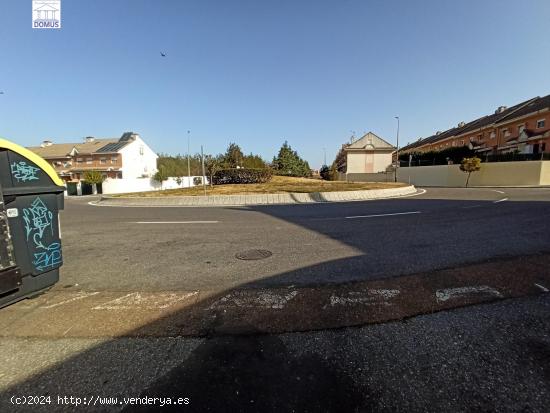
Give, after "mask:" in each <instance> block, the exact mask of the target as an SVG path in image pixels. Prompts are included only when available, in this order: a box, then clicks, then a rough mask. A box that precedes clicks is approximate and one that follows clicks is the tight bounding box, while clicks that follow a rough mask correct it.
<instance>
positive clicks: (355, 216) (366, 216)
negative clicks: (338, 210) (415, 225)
mask: <svg viewBox="0 0 550 413" xmlns="http://www.w3.org/2000/svg"><path fill="white" fill-rule="evenodd" d="M420 213H421V212H420V211H410V212H395V213H393V214H373V215H354V216H351V217H346V219H356V218H376V217H391V216H395V215H411V214H420Z"/></svg>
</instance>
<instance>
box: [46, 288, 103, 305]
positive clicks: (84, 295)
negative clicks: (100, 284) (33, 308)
mask: <svg viewBox="0 0 550 413" xmlns="http://www.w3.org/2000/svg"><path fill="white" fill-rule="evenodd" d="M96 294H99V291H94V292H91V293H87V292H79V293H77V294H76V296H74V297H72V298H69V299H66V300H63V301H59V302H57V303H53V304H49V305H42V306H40V308H46V309H49V308H55V307H59V306H60V305H65V304H68V303H71V302H73V301H77V300H82V299H84V298H87V297H91V296H93V295H96Z"/></svg>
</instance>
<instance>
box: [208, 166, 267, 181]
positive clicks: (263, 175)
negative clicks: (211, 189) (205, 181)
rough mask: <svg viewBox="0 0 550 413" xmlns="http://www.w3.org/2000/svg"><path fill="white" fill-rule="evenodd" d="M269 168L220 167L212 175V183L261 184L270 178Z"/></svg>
mask: <svg viewBox="0 0 550 413" xmlns="http://www.w3.org/2000/svg"><path fill="white" fill-rule="evenodd" d="M271 176H272V172H271V169H252V168H239V169H221V170H219V171H217V172H216V173H215V174H214V176H213V177H212V182H213V184H214V185H224V184H261V183H264V182H268V181H269V180H270V179H271Z"/></svg>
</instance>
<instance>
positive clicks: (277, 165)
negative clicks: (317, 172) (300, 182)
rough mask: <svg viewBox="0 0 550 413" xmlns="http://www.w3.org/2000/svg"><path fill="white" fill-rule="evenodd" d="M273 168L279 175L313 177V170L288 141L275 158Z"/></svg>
mask: <svg viewBox="0 0 550 413" xmlns="http://www.w3.org/2000/svg"><path fill="white" fill-rule="evenodd" d="M272 167H273V169H274V171H275V173H276V174H277V175H285V176H306V177H308V176H311V168H310V167H309V164H308V163H307V161H305V160H303V159H302V158H300V156H299V155H298V153H297V152H296V151H293V150H292V148H291V147H290V145H289V144H288V142H286V141H285V143H283V145H282V146H281V149H279V153H278V154H277V156H276V157H274V158H273V163H272Z"/></svg>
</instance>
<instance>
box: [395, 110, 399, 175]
mask: <svg viewBox="0 0 550 413" xmlns="http://www.w3.org/2000/svg"><path fill="white" fill-rule="evenodd" d="M395 119H397V149H396V151H395V182H397V168H399V116H395Z"/></svg>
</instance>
